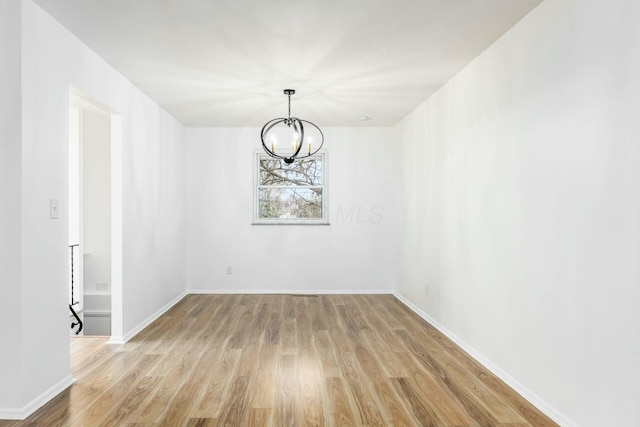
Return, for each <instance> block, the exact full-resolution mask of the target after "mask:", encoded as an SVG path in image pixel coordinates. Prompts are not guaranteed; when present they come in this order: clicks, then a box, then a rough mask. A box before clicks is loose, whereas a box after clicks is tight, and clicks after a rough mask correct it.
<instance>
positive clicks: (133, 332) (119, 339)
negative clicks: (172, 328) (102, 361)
mask: <svg viewBox="0 0 640 427" xmlns="http://www.w3.org/2000/svg"><path fill="white" fill-rule="evenodd" d="M185 296H187V292H182V293H181V294H180V295H178V296H177V297H175V298H174V299H172V300H171V301H169V302H168V303H167V304H166V305H165V306H164V307H162V308H161V309H159V310H158V311H156V312H155V313H153V314H152V315H151V316H149V317H147V318H146V319H145V320H143V321H142V322H140V323H139V324H138V326H136V327H135V328H133V329H132V330H130V331H129V332H127V333H126V334H125V335H124V336H122V337H119V336H112V337H111V339H110V340H109V344H124V343H126V342H127V341H129V340H130V339H131V338H133V337H135V336H136V335H137V334H139V333H140V331H142V330H143V329H144V328H146V327H147V326H149V325H150V324H151V323H152V322H153V321H154V320H156V319H157V318H158V317H160V316H162V315H163V314H164V313H166V312H167V311H168V310H169V309H170V308H171V307H173V306H174V305H176V304H177V303H179V302H180V300H181V299H182V298H184V297H185Z"/></svg>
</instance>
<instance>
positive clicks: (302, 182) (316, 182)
mask: <svg viewBox="0 0 640 427" xmlns="http://www.w3.org/2000/svg"><path fill="white" fill-rule="evenodd" d="M258 172H259V177H258V189H257V190H258V217H259V219H279V220H287V219H294V220H295V219H299V220H307V219H310V220H321V219H322V218H323V190H324V170H323V157H322V156H314V157H310V158H306V159H302V160H296V161H295V162H293V163H291V164H286V163H285V162H283V161H280V160H276V159H272V158H270V157H267V156H264V157H263V156H260V157H259V171H258Z"/></svg>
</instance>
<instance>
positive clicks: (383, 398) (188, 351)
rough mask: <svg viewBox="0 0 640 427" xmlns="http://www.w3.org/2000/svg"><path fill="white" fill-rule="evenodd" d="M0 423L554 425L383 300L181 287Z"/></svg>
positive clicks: (93, 346)
mask: <svg viewBox="0 0 640 427" xmlns="http://www.w3.org/2000/svg"><path fill="white" fill-rule="evenodd" d="M71 362H72V373H73V375H74V376H75V377H76V379H77V381H76V383H75V384H74V385H73V386H71V387H70V388H69V389H68V390H66V391H65V392H63V393H61V394H60V395H59V396H58V397H56V398H55V399H54V400H52V401H51V402H49V403H48V404H47V405H46V406H45V407H43V408H42V409H40V410H39V411H37V412H36V413H35V414H33V415H32V416H31V417H29V418H28V419H27V420H25V421H22V422H7V421H0V426H2V427H5V426H47V427H49V426H91V427H94V426H120V425H123V426H143V425H144V426H152V425H166V426H307V425H309V426H390V425H393V426H520V427H524V426H536V427H539V426H553V425H556V424H554V423H553V422H551V421H550V420H549V419H548V418H547V417H545V416H544V415H543V414H542V413H541V412H540V411H538V410H537V409H536V408H534V407H533V406H532V405H530V404H529V403H528V402H527V401H525V400H524V399H523V398H522V397H520V396H519V395H518V394H516V393H515V392H514V391H513V390H511V389H510V388H509V387H507V386H506V385H505V384H504V383H502V382H501V381H500V380H498V379H497V378H496V377H494V376H493V375H492V374H491V373H489V372H488V371H487V370H485V369H484V368H482V367H481V366H480V365H479V364H478V363H476V362H475V361H474V360H473V359H471V358H470V357H469V356H468V355H467V354H465V353H464V352H463V351H462V350H461V349H460V348H458V347H456V346H455V345H454V344H453V343H452V342H451V341H449V340H448V339H447V338H446V337H444V336H443V335H442V334H440V333H439V332H438V331H436V330H435V329H434V328H433V327H432V326H430V325H429V324H427V323H426V322H424V321H423V320H422V319H420V318H419V317H417V316H416V315H415V314H413V313H412V312H411V311H410V310H408V309H407V308H406V307H405V306H404V305H403V304H402V303H400V302H399V301H398V300H397V299H395V298H394V297H393V296H390V295H322V296H297V295H189V296H187V297H185V298H184V299H183V300H182V301H181V302H180V303H178V304H177V305H176V306H174V307H173V308H172V309H171V310H169V311H168V312H167V313H166V314H165V315H163V316H162V317H161V318H159V319H158V320H157V321H155V322H154V323H152V324H151V325H150V326H149V327H148V328H146V329H145V330H144V331H142V332H141V333H140V334H138V335H137V336H136V337H135V338H133V339H132V340H131V341H130V342H128V343H126V344H124V345H111V346H110V345H108V344H106V339H105V338H74V339H72V344H71Z"/></svg>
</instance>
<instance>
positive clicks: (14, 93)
mask: <svg viewBox="0 0 640 427" xmlns="http://www.w3.org/2000/svg"><path fill="white" fill-rule="evenodd" d="M21 9H22V8H21V5H20V3H19V2H16V1H14V0H0V64H2V66H0V94H2V96H0V342H1V343H2V345H1V349H0V379H1V380H0V412H2V409H3V408H14V407H16V406H17V405H18V403H19V402H20V395H19V393H17V391H18V390H20V355H21V341H20V323H21V319H20V305H21V293H20V258H21V257H20V245H21V242H20V221H21V217H20V212H21V209H20V185H21V175H20V171H21V162H20V159H21V152H20V140H21V129H20V122H21V116H22V115H21V105H22V102H21V100H20V87H21V77H20V58H21V53H20V43H21V39H22V38H21V35H20V14H21ZM7 343H12V344H13V345H11V346H8V345H6V344H7Z"/></svg>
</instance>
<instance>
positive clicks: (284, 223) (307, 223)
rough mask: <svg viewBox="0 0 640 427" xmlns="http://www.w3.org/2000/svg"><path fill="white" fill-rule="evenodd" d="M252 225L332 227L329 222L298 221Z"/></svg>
mask: <svg viewBox="0 0 640 427" xmlns="http://www.w3.org/2000/svg"><path fill="white" fill-rule="evenodd" d="M251 225H320V226H323V225H331V224H330V223H328V222H296V221H287V222H282V221H280V222H276V221H274V222H252V223H251Z"/></svg>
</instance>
